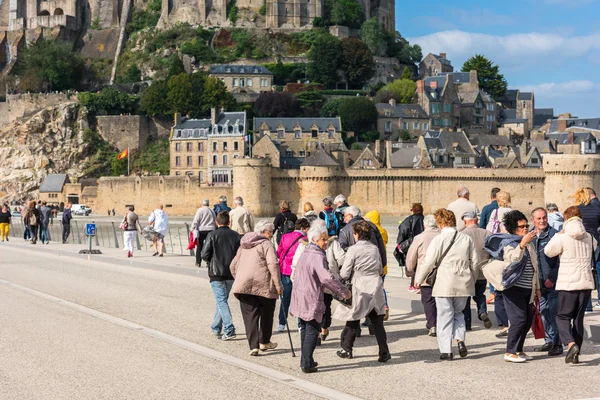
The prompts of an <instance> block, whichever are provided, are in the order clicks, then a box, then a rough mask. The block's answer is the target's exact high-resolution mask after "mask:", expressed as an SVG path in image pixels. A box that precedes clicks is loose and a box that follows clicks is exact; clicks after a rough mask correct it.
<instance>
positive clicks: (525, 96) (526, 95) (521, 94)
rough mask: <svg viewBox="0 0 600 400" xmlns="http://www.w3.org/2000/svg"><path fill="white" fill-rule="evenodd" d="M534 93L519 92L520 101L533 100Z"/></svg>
mask: <svg viewBox="0 0 600 400" xmlns="http://www.w3.org/2000/svg"><path fill="white" fill-rule="evenodd" d="M532 97H533V93H531V92H519V100H531V98H532Z"/></svg>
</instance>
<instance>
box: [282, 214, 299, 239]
mask: <svg viewBox="0 0 600 400" xmlns="http://www.w3.org/2000/svg"><path fill="white" fill-rule="evenodd" d="M284 215H285V214H284ZM290 217H291V214H290ZM282 226H283V228H282V231H281V234H282V235H285V234H286V233H290V232H294V230H295V229H296V224H295V223H294V221H292V220H291V219H290V218H289V217H285V216H284V219H283V225H282Z"/></svg>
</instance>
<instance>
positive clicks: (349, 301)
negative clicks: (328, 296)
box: [333, 269, 354, 307]
mask: <svg viewBox="0 0 600 400" xmlns="http://www.w3.org/2000/svg"><path fill="white" fill-rule="evenodd" d="M353 277H354V269H352V273H351V274H350V278H348V279H342V280H341V283H342V285H344V287H345V288H346V289H348V290H349V291H350V293H352V278H353ZM333 298H334V299H335V300H337V301H339V302H340V303H341V304H342V305H343V306H345V307H352V299H353V298H354V296H352V297H350V298H349V299H345V298H343V297H340V296H338V295H337V294H335V293H334V294H333Z"/></svg>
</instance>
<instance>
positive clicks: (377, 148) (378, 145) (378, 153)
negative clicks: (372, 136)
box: [375, 140, 381, 159]
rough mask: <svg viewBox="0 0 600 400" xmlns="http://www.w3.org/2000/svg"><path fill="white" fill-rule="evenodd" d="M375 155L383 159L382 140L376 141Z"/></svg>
mask: <svg viewBox="0 0 600 400" xmlns="http://www.w3.org/2000/svg"><path fill="white" fill-rule="evenodd" d="M375 157H377V158H379V159H381V140H376V141H375Z"/></svg>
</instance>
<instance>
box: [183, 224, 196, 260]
mask: <svg viewBox="0 0 600 400" xmlns="http://www.w3.org/2000/svg"><path fill="white" fill-rule="evenodd" d="M185 230H186V231H187V236H186V237H185V238H186V239H185V241H186V243H187V242H189V240H190V225H189V224H188V223H187V222H186V223H185ZM186 247H187V246H186ZM195 255H196V254H195V252H194V248H191V249H190V256H192V257H193V256H195Z"/></svg>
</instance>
